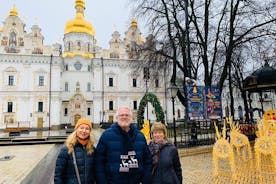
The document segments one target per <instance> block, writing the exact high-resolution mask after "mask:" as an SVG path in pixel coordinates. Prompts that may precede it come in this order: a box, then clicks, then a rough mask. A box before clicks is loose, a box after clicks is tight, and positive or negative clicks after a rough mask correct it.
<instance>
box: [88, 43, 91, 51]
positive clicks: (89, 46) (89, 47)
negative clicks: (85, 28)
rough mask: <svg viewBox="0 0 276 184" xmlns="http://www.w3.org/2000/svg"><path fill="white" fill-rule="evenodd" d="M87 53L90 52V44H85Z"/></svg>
mask: <svg viewBox="0 0 276 184" xmlns="http://www.w3.org/2000/svg"><path fill="white" fill-rule="evenodd" d="M87 52H91V45H90V43H88V44H87Z"/></svg>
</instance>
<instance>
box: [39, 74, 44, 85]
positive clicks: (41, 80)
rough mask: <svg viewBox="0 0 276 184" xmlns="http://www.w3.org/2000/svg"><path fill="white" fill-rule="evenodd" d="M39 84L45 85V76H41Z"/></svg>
mask: <svg viewBox="0 0 276 184" xmlns="http://www.w3.org/2000/svg"><path fill="white" fill-rule="evenodd" d="M38 85H39V86H44V76H39V80H38Z"/></svg>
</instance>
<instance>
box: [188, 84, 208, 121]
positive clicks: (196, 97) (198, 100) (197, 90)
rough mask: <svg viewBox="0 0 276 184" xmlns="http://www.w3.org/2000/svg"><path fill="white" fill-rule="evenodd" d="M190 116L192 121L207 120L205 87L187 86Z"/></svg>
mask: <svg viewBox="0 0 276 184" xmlns="http://www.w3.org/2000/svg"><path fill="white" fill-rule="evenodd" d="M187 95H188V116H189V119H190V120H203V119H204V118H205V110H204V109H205V108H204V101H205V99H204V95H205V90H204V86H187Z"/></svg>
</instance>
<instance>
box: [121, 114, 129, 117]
mask: <svg viewBox="0 0 276 184" xmlns="http://www.w3.org/2000/svg"><path fill="white" fill-rule="evenodd" d="M118 116H119V117H129V116H130V114H119V115H118Z"/></svg>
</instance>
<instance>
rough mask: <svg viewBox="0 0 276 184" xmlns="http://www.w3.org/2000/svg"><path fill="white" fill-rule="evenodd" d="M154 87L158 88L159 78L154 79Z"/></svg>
mask: <svg viewBox="0 0 276 184" xmlns="http://www.w3.org/2000/svg"><path fill="white" fill-rule="evenodd" d="M155 87H156V88H159V80H158V79H155Z"/></svg>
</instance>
